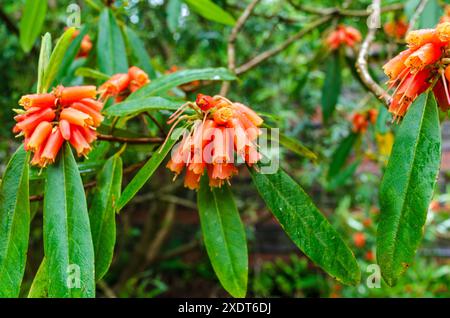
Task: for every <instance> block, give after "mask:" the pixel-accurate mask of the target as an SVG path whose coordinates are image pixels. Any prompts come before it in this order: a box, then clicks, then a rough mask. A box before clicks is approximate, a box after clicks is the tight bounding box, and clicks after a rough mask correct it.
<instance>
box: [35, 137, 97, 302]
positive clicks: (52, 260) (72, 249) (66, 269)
mask: <svg viewBox="0 0 450 318" xmlns="http://www.w3.org/2000/svg"><path fill="white" fill-rule="evenodd" d="M44 253H45V259H46V264H47V271H48V278H49V286H48V295H49V297H58V298H66V297H77V298H78V297H94V296H95V274H94V247H93V243H92V237H91V229H90V226H89V216H88V212H87V206H86V197H85V193H84V188H83V182H82V180H81V177H80V173H79V171H78V167H77V164H76V162H75V158H74V157H73V154H72V150H71V149H70V146H69V144H68V143H66V144H65V145H64V148H63V150H62V151H61V153H60V155H59V158H58V160H57V162H56V163H55V164H53V165H51V166H49V167H48V168H47V179H46V183H45V192H44Z"/></svg>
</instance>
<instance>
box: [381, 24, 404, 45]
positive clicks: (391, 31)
mask: <svg viewBox="0 0 450 318" xmlns="http://www.w3.org/2000/svg"><path fill="white" fill-rule="evenodd" d="M383 29H384V33H386V34H387V35H388V36H390V37H392V38H395V39H397V40H400V39H403V38H404V36H405V34H406V32H407V31H408V24H407V23H406V22H405V20H404V19H400V20H396V21H390V22H387V23H386V24H385V25H384V27H383Z"/></svg>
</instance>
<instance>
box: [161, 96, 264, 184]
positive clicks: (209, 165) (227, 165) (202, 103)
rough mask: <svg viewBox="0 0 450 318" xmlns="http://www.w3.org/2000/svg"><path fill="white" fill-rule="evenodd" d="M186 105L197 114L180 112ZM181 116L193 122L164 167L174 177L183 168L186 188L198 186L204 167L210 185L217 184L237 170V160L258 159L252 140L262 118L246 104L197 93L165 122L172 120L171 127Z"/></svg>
mask: <svg viewBox="0 0 450 318" xmlns="http://www.w3.org/2000/svg"><path fill="white" fill-rule="evenodd" d="M188 107H190V108H193V109H194V110H195V111H196V114H195V115H190V116H189V115H182V114H183V112H184V110H185V109H186V108H188ZM183 119H187V120H188V122H190V123H191V124H192V125H191V128H190V130H189V131H188V132H187V133H185V134H184V136H183V138H182V140H181V142H180V143H179V144H178V145H177V146H176V147H175V148H174V149H173V150H172V157H171V159H170V160H169V162H168V164H167V168H169V169H170V170H171V171H172V172H174V173H175V176H177V175H179V174H180V173H181V172H182V171H183V170H184V169H185V168H186V175H185V179H184V185H185V186H186V187H187V188H189V189H198V186H199V182H200V178H201V176H202V175H203V174H204V173H205V170H206V173H207V175H208V177H209V185H210V186H211V187H220V186H222V185H223V184H224V183H225V182H227V183H229V180H230V179H231V177H232V176H233V175H236V174H237V173H238V169H237V166H236V162H237V161H240V162H245V163H246V164H247V165H249V166H252V165H254V164H255V163H257V162H258V161H259V160H260V159H261V154H260V153H259V151H258V145H257V143H256V140H255V139H256V138H257V136H258V135H259V134H260V133H261V132H260V129H259V127H260V126H261V125H262V123H263V120H262V119H261V117H259V116H258V115H257V114H256V113H255V112H254V111H253V110H252V109H250V108H249V107H248V106H245V105H243V104H240V103H233V102H231V101H229V100H228V99H226V98H224V97H222V96H214V97H211V96H207V95H202V94H199V95H198V96H197V99H196V102H195V103H191V102H189V103H186V104H185V105H183V106H182V107H180V109H178V110H177V111H176V112H175V113H174V114H172V116H171V117H170V119H169V122H168V123H170V124H171V123H174V124H173V125H172V129H171V130H173V129H174V128H175V127H176V126H177V124H178V123H179V122H180V121H181V120H183ZM169 135H170V133H169Z"/></svg>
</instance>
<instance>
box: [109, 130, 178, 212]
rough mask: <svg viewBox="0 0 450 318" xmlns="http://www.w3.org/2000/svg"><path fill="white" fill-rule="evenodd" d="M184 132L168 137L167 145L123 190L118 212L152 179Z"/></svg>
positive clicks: (157, 152) (175, 132)
mask: <svg viewBox="0 0 450 318" xmlns="http://www.w3.org/2000/svg"><path fill="white" fill-rule="evenodd" d="M184 131H185V129H183V128H180V129H175V130H174V132H173V133H172V135H170V136H169V137H167V138H168V140H167V142H166V143H165V145H163V147H162V148H159V150H157V151H156V152H154V153H153V155H152V157H151V158H150V159H149V160H148V161H147V162H146V163H145V165H144V166H143V167H142V168H141V169H140V170H139V171H138V173H137V174H136V175H135V176H134V178H133V179H132V180H131V181H130V183H129V184H128V185H127V186H126V188H125V189H124V190H123V192H122V195H121V196H120V198H119V202H118V203H117V210H118V211H120V210H121V209H122V208H123V207H124V206H125V205H126V204H127V203H128V202H129V201H130V200H131V199H132V198H133V197H134V196H135V195H136V193H138V191H139V190H140V189H141V188H142V187H143V186H144V184H145V183H146V182H147V180H148V179H150V177H151V176H152V175H153V173H154V172H155V171H156V169H157V168H158V167H159V165H160V164H161V162H162V161H163V160H164V158H165V157H166V156H167V154H168V153H169V151H170V149H172V147H173V145H175V143H176V142H177V140H178V138H180V136H181V135H182V134H183V132H184Z"/></svg>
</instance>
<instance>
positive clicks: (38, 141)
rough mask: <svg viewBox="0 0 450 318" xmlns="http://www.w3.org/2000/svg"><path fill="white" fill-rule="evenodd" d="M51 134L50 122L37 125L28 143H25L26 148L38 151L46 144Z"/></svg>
mask: <svg viewBox="0 0 450 318" xmlns="http://www.w3.org/2000/svg"><path fill="white" fill-rule="evenodd" d="M51 132H52V124H50V123H49V122H48V121H42V122H41V123H39V125H37V127H36V129H35V130H34V131H33V134H32V135H31V137H30V139H29V140H28V142H25V146H26V148H27V149H28V150H31V151H36V150H37V149H38V148H39V147H40V146H41V145H42V144H43V143H44V141H45V140H47V137H48V136H49V135H50V133H51Z"/></svg>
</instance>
